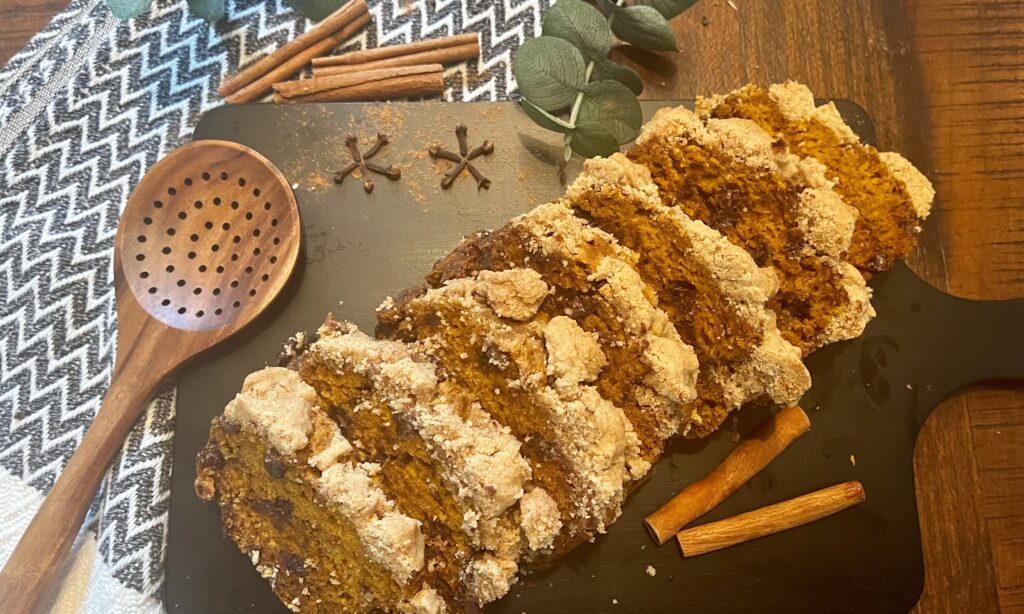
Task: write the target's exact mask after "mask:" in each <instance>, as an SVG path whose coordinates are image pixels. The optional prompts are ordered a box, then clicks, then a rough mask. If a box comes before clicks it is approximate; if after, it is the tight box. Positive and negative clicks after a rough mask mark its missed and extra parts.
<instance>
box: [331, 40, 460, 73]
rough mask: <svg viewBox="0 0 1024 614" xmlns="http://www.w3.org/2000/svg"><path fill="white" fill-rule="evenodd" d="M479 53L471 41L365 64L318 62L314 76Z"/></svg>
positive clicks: (448, 60) (455, 59)
mask: <svg viewBox="0 0 1024 614" xmlns="http://www.w3.org/2000/svg"><path fill="white" fill-rule="evenodd" d="M479 55H480V45H478V44H476V43H471V44H468V45H460V46H458V47H445V48H444V49H433V50H430V51H423V52H420V53H412V54H409V55H401V56H397V57H393V58H387V59H384V60H377V61H376V62H367V63H365V64H342V65H335V66H332V65H327V66H324V65H320V66H317V65H316V64H314V65H313V76H314V77H328V76H333V75H344V74H348V73H352V72H359V71H363V70H376V69H380V68H392V67H397V66H415V65H418V64H433V63H436V64H451V63H452V62H461V61H462V60H471V59H473V58H476V57H478V56H479ZM317 59H328V58H317Z"/></svg>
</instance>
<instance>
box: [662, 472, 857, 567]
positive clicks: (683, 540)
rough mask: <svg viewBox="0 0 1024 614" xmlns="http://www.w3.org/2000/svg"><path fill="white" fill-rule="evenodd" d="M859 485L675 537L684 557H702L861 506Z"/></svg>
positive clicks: (832, 489)
mask: <svg viewBox="0 0 1024 614" xmlns="http://www.w3.org/2000/svg"><path fill="white" fill-rule="evenodd" d="M865 498H866V496H865V494H864V487H863V486H862V485H861V483H860V482H845V483H843V484H837V485H835V486H830V487H828V488H824V489H822V490H818V491H815V492H812V493H810V494H806V495H803V496H802V497H797V498H795V499H790V500H789V501H783V502H782V503H776V504H775V505H769V506H767V507H762V508H760V509H757V510H754V511H752V512H747V513H746V514H740V515H739V516H733V517H732V518H727V519H725V520H719V521H718V522H711V523H708V524H705V525H701V526H699V527H694V528H692V529H687V530H685V531H680V532H679V534H678V535H676V541H677V542H678V543H679V549H680V550H682V553H683V556H684V557H691V556H699V555H701V554H706V553H708V552H714V551H715V550H721V549H722V548H726V547H729V546H733V545H736V544H739V543H743V542H747V541H751V540H754V539H757V538H759V537H765V536H767V535H772V534H774V533H779V532H782V531H786V530H788V529H793V528H795V527H798V526H800V525H804V524H807V523H809V522H813V521H815V520H818V519H820V518H824V517H825V516H830V515H832V514H835V513H836V512H839V511H842V510H845V509H846V508H848V507H850V506H852V505H856V504H858V503H861V502H863V501H864V499H865Z"/></svg>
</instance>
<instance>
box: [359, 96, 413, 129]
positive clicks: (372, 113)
mask: <svg viewBox="0 0 1024 614" xmlns="http://www.w3.org/2000/svg"><path fill="white" fill-rule="evenodd" d="M364 114H365V115H366V117H367V118H368V119H369V120H370V121H371V122H372V123H373V125H375V126H376V127H377V130H378V131H379V132H383V133H385V134H396V133H398V132H401V131H402V129H403V128H405V118H406V116H407V115H408V113H407V112H406V111H405V109H404V108H403V107H401V106H399V105H395V104H392V103H390V102H388V103H385V104H382V105H376V106H367V107H366V108H365V110H364Z"/></svg>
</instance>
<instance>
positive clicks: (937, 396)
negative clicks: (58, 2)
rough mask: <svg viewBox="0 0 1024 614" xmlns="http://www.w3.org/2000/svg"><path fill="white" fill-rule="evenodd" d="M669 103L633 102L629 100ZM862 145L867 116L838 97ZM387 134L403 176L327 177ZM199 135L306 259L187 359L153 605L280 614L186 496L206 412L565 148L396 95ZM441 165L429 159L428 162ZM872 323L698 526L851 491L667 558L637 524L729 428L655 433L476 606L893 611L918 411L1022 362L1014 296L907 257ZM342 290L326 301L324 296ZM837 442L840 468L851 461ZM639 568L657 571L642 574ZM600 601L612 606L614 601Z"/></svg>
mask: <svg viewBox="0 0 1024 614" xmlns="http://www.w3.org/2000/svg"><path fill="white" fill-rule="evenodd" d="M666 104H674V103H645V113H647V114H648V115H650V114H651V113H653V111H654V110H655V109H656V108H657V107H659V106H664V105H666ZM837 104H838V105H839V106H840V109H841V111H842V113H843V115H844V117H846V119H847V121H849V122H850V123H851V125H852V126H853V127H854V128H855V129H856V130H857V132H858V133H860V135H861V136H862V137H863V138H865V139H866V140H868V141H870V140H872V139H873V137H874V134H873V127H872V124H871V121H870V119H869V118H868V117H867V116H866V115H865V113H864V112H863V111H862V110H861V109H860V108H859V107H857V106H856V105H853V104H851V103H845V102H842V101H838V102H837ZM460 121H461V122H464V123H466V124H467V125H468V126H469V140H470V146H471V147H472V146H474V145H476V144H478V143H479V142H480V141H481V140H482V139H485V138H487V139H490V140H492V141H493V142H494V143H495V153H494V154H493V155H492V156H490V157H489V158H480V159H479V160H478V162H479V167H480V169H481V170H482V171H483V172H484V173H485V174H486V175H488V176H489V177H491V179H492V181H493V185H492V187H491V189H490V190H484V191H480V192H478V191H477V190H476V188H475V185H474V184H473V182H472V180H471V179H470V178H469V177H468V176H463V177H461V178H460V179H459V180H458V181H457V182H456V184H455V186H454V187H453V189H452V190H451V191H449V192H444V191H442V190H440V189H439V188H438V183H439V181H440V175H439V172H440V171H439V168H440V169H443V166H444V165H441V166H438V165H436V164H435V163H434V162H432V161H431V160H429V159H428V158H426V156H425V155H424V154H425V148H426V146H427V145H428V144H430V143H434V142H441V143H445V144H448V145H449V146H450V147H454V142H455V136H454V134H453V132H452V129H453V127H454V126H455V124H456V123H457V122H460ZM377 130H381V131H383V132H386V133H388V134H389V136H391V137H392V138H393V142H392V144H390V145H388V146H387V147H385V148H384V149H383V150H382V151H381V153H380V154H378V156H377V158H376V159H377V160H378V161H381V162H386V163H396V164H399V165H402V166H403V175H404V177H403V179H402V180H401V181H399V182H394V183H392V182H390V181H388V180H386V179H384V178H382V177H375V183H376V184H377V187H376V190H375V191H374V193H373V194H372V195H367V194H365V193H364V192H363V190H362V187H361V186H360V185H359V184H358V182H355V181H351V180H348V181H346V182H345V183H344V184H343V185H341V186H336V185H334V184H333V183H331V180H330V177H331V175H332V174H333V171H334V170H335V169H337V168H339V167H341V166H343V165H344V164H345V163H346V162H347V161H348V154H347V153H346V152H345V150H344V146H343V141H344V137H345V135H346V134H347V133H349V132H355V133H357V134H359V135H360V136H363V137H370V136H372V135H373V133H375V132H376V131H377ZM195 138H196V139H210V138H216V139H227V140H232V141H237V142H240V143H243V144H245V145H248V146H249V147H252V148H254V149H256V150H257V151H259V152H260V153H262V154H263V155H265V156H267V157H268V158H269V159H270V160H271V161H273V162H274V163H276V164H277V165H278V167H279V168H280V169H281V170H282V171H283V172H284V174H285V175H286V176H287V177H288V178H289V180H290V181H293V182H296V184H297V185H296V186H295V188H296V194H297V196H298V200H299V204H300V207H301V213H302V222H303V232H304V254H303V258H302V259H301V262H302V264H301V266H300V267H299V269H298V270H297V271H296V274H295V276H294V278H293V279H292V281H291V282H290V285H289V287H288V289H287V290H286V291H285V294H284V296H282V297H281V298H280V299H279V300H278V301H277V302H276V303H275V305H274V306H273V307H272V310H271V312H270V313H268V314H266V315H265V317H263V318H262V319H260V320H259V321H258V322H256V323H255V324H254V325H253V326H252V327H251V328H250V329H248V330H247V331H245V332H244V333H243V334H242V335H241V336H239V337H237V338H235V339H234V340H232V341H231V342H229V343H227V344H225V345H224V347H222V348H220V349H218V350H216V351H214V352H213V353H211V354H209V355H206V356H204V357H202V358H201V359H200V360H198V361H197V362H196V363H195V364H194V365H193V367H192V369H191V370H190V371H189V372H187V373H186V374H185V375H184V376H183V377H182V378H181V380H180V382H179V388H178V399H177V400H178V417H177V430H176V437H175V451H174V472H173V480H172V488H171V508H170V533H169V538H168V544H167V583H166V606H167V609H168V611H170V612H188V613H190V614H191V613H200V612H202V613H219V612H268V613H269V612H285V611H286V610H285V609H284V608H283V607H282V606H281V605H280V603H279V602H278V601H277V599H276V598H275V597H274V595H273V594H272V592H271V591H270V588H269V586H268V585H267V584H266V582H265V581H264V580H263V579H261V578H260V577H259V576H258V575H257V573H256V572H255V570H254V569H253V567H252V565H251V564H250V563H249V561H248V560H247V558H246V557H245V556H243V555H242V554H241V553H239V551H238V550H237V549H236V548H235V545H234V544H233V543H231V542H230V540H228V539H227V538H225V537H223V535H222V532H221V525H220V520H219V515H218V511H217V509H216V506H215V505H212V504H205V503H202V502H201V501H199V500H198V499H197V498H196V497H195V495H194V494H193V491H192V481H193V479H194V477H195V469H194V465H193V459H194V457H195V453H196V451H197V450H198V449H199V448H200V447H201V446H202V445H203V444H204V442H205V441H206V437H207V431H208V425H209V420H210V418H211V417H212V416H213V415H215V414H217V413H219V412H220V411H221V410H222V408H223V407H224V405H225V404H226V403H227V402H228V400H230V399H231V398H232V396H233V395H234V394H235V393H236V392H237V391H238V390H239V388H240V386H241V383H242V380H243V378H244V377H245V375H246V374H247V373H249V372H251V371H254V370H256V369H259V368H261V367H263V366H264V365H266V364H267V363H268V362H272V361H273V360H274V357H275V356H276V354H277V352H278V350H279V349H280V347H281V344H282V342H283V341H284V340H285V339H287V338H288V337H289V336H290V335H291V334H293V333H294V332H295V331H298V330H314V329H316V328H317V326H318V325H319V323H320V322H321V321H322V320H323V317H324V315H325V314H326V313H327V312H328V311H333V312H334V313H335V315H336V316H338V317H339V318H346V319H349V320H352V321H354V322H356V323H357V324H358V325H359V326H361V327H363V329H364V330H367V331H370V330H372V328H373V316H372V314H373V308H374V307H375V306H376V305H377V304H378V303H379V302H380V301H381V300H382V299H383V298H384V297H385V296H387V295H389V294H393V293H396V292H397V291H399V290H401V289H402V288H405V287H408V286H410V285H413V284H415V283H418V282H419V281H420V280H421V279H422V276H423V274H425V272H426V271H427V270H428V269H429V267H430V265H431V263H432V262H433V261H434V260H435V259H436V258H437V257H439V256H441V255H443V254H444V253H446V252H447V251H448V250H450V249H451V248H452V247H454V246H455V245H456V243H457V242H458V241H459V239H460V238H461V237H462V236H463V235H465V234H467V233H469V232H471V231H473V230H476V229H478V228H487V227H496V226H499V225H501V224H502V223H503V222H504V221H506V220H507V219H508V218H509V217H511V216H513V215H515V214H518V213H521V212H523V211H526V210H528V209H529V208H531V206H532V205H534V204H538V203H541V202H544V201H546V200H548V199H551V198H554V197H557V196H559V195H560V194H561V193H562V192H563V190H564V185H563V182H564V181H565V178H566V177H567V176H568V177H572V176H574V175H575V174H576V173H577V172H578V170H579V163H578V161H576V162H574V163H573V164H572V165H570V166H569V167H568V168H566V169H559V167H558V164H557V160H558V158H559V152H560V148H559V147H558V146H557V137H555V136H554V135H552V134H551V133H546V132H544V131H542V130H540V129H538V128H536V127H534V126H533V125H532V124H531V123H530V122H529V120H527V119H526V118H525V116H524V115H522V113H521V112H520V111H519V109H518V108H517V107H516V106H515V105H514V104H512V103H495V104H490V103H480V104H428V103H423V104H407V105H390V106H381V105H361V104H351V105H348V104H333V105H304V106H273V105H250V106H237V107H230V108H220V109H215V110H214V111H212V112H211V113H209V114H207V115H206V117H204V118H203V120H202V122H201V123H200V124H199V126H198V127H197V128H196V131H195ZM445 164H446V163H445ZM871 285H872V287H873V288H874V291H875V297H874V304H875V308H876V309H877V311H878V317H876V318H875V319H874V321H872V322H871V324H870V325H869V326H868V328H867V331H866V332H865V333H864V335H863V336H862V337H860V338H859V339H857V340H854V341H849V342H845V343H840V344H836V345H834V346H832V347H829V348H826V349H824V350H821V351H819V352H816V353H815V354H814V355H812V356H811V357H810V359H809V360H808V367H809V368H810V370H811V373H812V375H813V378H814V386H813V388H812V389H811V390H810V391H809V392H808V393H807V395H806V396H805V397H804V399H803V401H802V406H803V407H805V408H806V409H807V410H808V412H809V414H810V416H811V422H812V428H811V431H810V432H809V433H808V434H806V435H805V436H804V437H802V438H801V439H799V440H798V441H797V442H796V443H794V444H793V445H792V447H791V448H790V449H789V450H787V451H786V452H785V453H784V454H783V455H781V456H780V457H779V458H778V459H777V460H776V461H775V462H774V463H772V464H771V465H770V466H769V467H768V468H767V469H766V470H765V471H763V472H761V474H759V475H758V476H757V477H755V478H754V479H753V480H752V481H751V482H750V483H749V484H748V485H747V486H746V487H744V488H743V489H741V490H740V491H739V492H737V493H736V494H735V495H733V496H732V497H731V498H730V499H729V500H727V501H726V502H724V503H723V504H722V505H721V506H719V507H718V508H717V509H715V510H713V511H712V512H711V513H709V514H708V515H707V516H706V517H705V518H704V519H702V520H701V521H699V522H706V521H709V520H715V519H719V518H723V517H727V516H731V515H735V514H737V513H740V512H744V511H748V510H751V509H753V508H756V507H760V506H763V505H767V504H770V503H774V502H778V501H781V500H783V499H787V498H790V497H794V496H797V495H800V494H804V493H806V492H809V491H811V490H815V489H818V488H822V487H825V486H829V485H832V484H835V483H838V482H842V481H845V480H851V479H857V480H860V481H861V482H862V483H863V484H864V487H865V489H866V491H867V494H868V498H867V501H866V502H865V503H864V504H863V505H860V506H857V507H854V508H852V509H850V510H847V511H844V512H842V513H840V514H837V515H835V516H832V517H829V518H826V519H824V520H822V521H820V522H817V523H813V524H810V525H807V526H804V527H801V528H799V529H797V530H793V531H789V532H785V533H781V534H778V535H774V536H771V537H768V538H764V539H761V540H758V541H755V542H751V543H748V544H744V545H741V546H738V547H734V548H729V549H726V550H722V551H719V552H715V553H711V554H708V555H705V556H701V557H697V558H694V559H687V560H683V559H682V558H681V557H680V556H679V553H678V551H677V550H676V548H675V547H674V546H673V545H672V544H671V543H669V544H666V545H665V546H662V547H660V548H658V547H656V546H655V545H654V544H653V542H652V541H651V540H650V538H649V537H648V536H647V534H646V532H645V531H644V529H643V527H642V525H641V520H642V518H643V517H644V516H645V515H646V514H648V513H650V512H651V511H653V510H654V509H656V508H657V507H658V506H659V505H661V504H662V503H664V502H665V501H667V500H668V499H669V498H670V497H671V496H672V495H673V494H674V493H676V492H677V491H679V490H680V489H681V488H682V486H684V485H685V484H687V483H689V482H691V481H693V480H695V479H697V478H699V477H701V476H702V475H704V474H705V473H706V472H707V471H709V470H710V469H711V468H712V467H714V466H715V465H716V464H717V463H718V462H719V461H721V459H722V458H724V457H725V456H726V454H728V452H729V451H730V450H731V449H732V447H733V446H734V443H733V442H732V440H731V437H730V435H731V434H732V433H730V430H731V429H730V428H723V429H722V430H720V431H719V432H718V433H717V434H716V435H715V436H713V437H711V438H709V439H706V440H700V441H680V442H678V443H677V444H675V445H673V446H672V447H671V449H670V451H669V452H668V453H667V454H666V455H665V458H664V459H663V460H662V461H661V462H660V463H659V464H658V465H657V466H656V467H655V469H654V470H653V472H652V475H651V477H650V479H649V480H648V481H647V482H646V483H645V484H644V485H643V486H641V487H640V488H639V489H638V490H637V492H636V493H635V494H634V495H633V496H632V497H631V499H630V500H629V501H628V502H627V504H626V505H625V509H624V511H623V514H622V517H621V518H620V519H619V521H618V522H617V523H616V524H615V525H613V526H612V527H611V529H610V531H609V532H608V535H605V536H603V537H602V538H600V539H598V540H597V542H596V543H594V544H589V545H584V546H582V547H580V548H578V549H576V550H575V551H573V552H572V553H571V554H569V555H568V556H566V557H565V558H564V559H563V560H562V561H561V563H560V564H558V565H556V566H555V567H554V568H553V569H551V570H548V571H546V572H543V573H539V574H536V575H534V576H531V577H528V578H526V579H524V580H522V581H521V582H520V584H518V585H517V586H515V587H513V589H512V591H511V594H510V595H508V596H507V597H506V598H505V599H503V600H501V601H499V602H498V603H496V604H494V605H492V606H491V607H490V608H488V611H489V612H509V613H511V612H524V611H525V612H529V613H538V612H555V611H563V610H564V609H566V608H573V609H575V610H577V611H580V612H616V611H627V612H640V611H642V612H676V611H683V612H685V611H694V612H750V611H773V610H777V611H790V612H821V611H847V612H901V611H906V610H908V609H909V608H911V607H912V606H913V604H914V603H915V602H916V601H917V599H918V596H919V595H920V592H921V588H922V584H923V567H922V559H921V543H920V534H919V530H918V522H917V506H916V501H915V494H914V476H913V472H912V457H913V450H914V442H915V439H916V437H917V433H918V431H919V429H920V427H921V424H922V423H923V422H924V420H925V419H926V418H927V417H928V414H929V412H930V411H931V410H932V408H934V407H935V406H936V405H937V404H938V403H939V402H940V401H941V400H942V399H943V398H945V397H947V396H948V395H950V394H951V393H952V392H954V391H956V390H957V389H959V388H962V387H963V386H965V385H967V384H970V383H972V382H975V381H979V380H983V379H989V378H1019V377H1024V326H1022V325H1021V324H1022V323H1024V301H1012V302H979V301H967V300H962V299H958V298H954V297H951V296H948V295H946V294H943V293H941V292H939V291H936V290H934V289H933V288H931V287H930V286H928V285H926V284H925V283H923V282H922V281H921V280H919V279H918V278H917V277H916V276H915V275H914V274H913V273H912V272H910V270H909V269H907V268H906V267H905V266H904V265H902V264H900V265H898V266H897V267H896V268H895V269H894V270H893V271H891V272H889V273H887V274H885V275H881V276H879V277H878V278H876V279H875V280H873V281H872V282H871ZM339 300H341V301H344V302H343V303H342V304H339ZM768 411H769V410H767V409H754V408H752V409H746V410H744V411H742V412H739V413H738V414H737V416H738V420H737V422H736V424H735V430H736V431H738V432H739V433H740V434H743V433H746V432H747V431H749V430H750V429H752V428H754V427H755V426H756V425H757V424H758V423H759V422H760V421H762V420H763V419H764V418H765V416H766V415H767V412H768ZM851 456H853V457H855V459H856V464H854V463H853V462H852V460H851ZM648 565H653V566H654V567H655V568H656V570H657V575H656V576H655V577H650V576H648V575H647V574H646V573H645V569H646V568H647V566H648ZM616 602H617V605H615V603H616Z"/></svg>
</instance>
